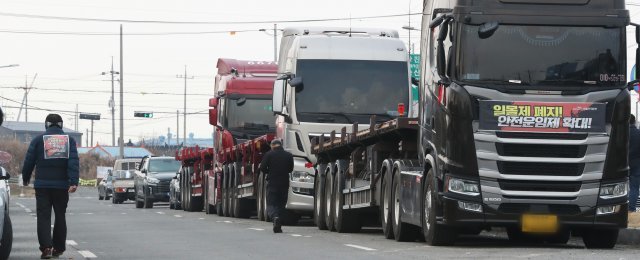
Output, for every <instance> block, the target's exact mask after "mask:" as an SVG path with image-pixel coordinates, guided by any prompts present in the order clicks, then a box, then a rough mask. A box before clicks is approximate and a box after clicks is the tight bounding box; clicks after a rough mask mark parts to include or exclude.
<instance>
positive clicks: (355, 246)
mask: <svg viewBox="0 0 640 260" xmlns="http://www.w3.org/2000/svg"><path fill="white" fill-rule="evenodd" d="M344 245H345V246H348V247H353V248H357V249H362V250H365V251H376V249H373V248H370V247H365V246H359V245H352V244H344Z"/></svg>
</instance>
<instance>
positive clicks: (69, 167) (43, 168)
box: [22, 114, 79, 259]
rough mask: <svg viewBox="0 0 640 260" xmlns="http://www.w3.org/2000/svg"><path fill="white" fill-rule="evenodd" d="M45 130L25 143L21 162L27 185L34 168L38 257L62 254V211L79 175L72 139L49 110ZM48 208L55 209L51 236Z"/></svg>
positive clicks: (25, 184)
mask: <svg viewBox="0 0 640 260" xmlns="http://www.w3.org/2000/svg"><path fill="white" fill-rule="evenodd" d="M45 128H46V131H45V133H44V134H42V135H39V136H37V137H35V138H34V139H33V140H32V141H31V144H30V145H29V150H27V155H26V156H25V158H24V164H23V166H22V180H23V184H24V186H27V185H29V180H31V174H32V172H33V169H34V168H35V170H36V175H35V180H34V182H33V187H34V188H35V191H36V211H37V217H38V242H39V243H40V251H41V252H42V255H41V256H40V258H41V259H49V258H52V257H58V256H60V255H62V253H63V252H64V250H65V248H66V247H65V245H66V244H65V242H66V239H67V223H66V219H65V213H66V211H67V203H68V202H69V193H73V192H75V191H76V189H77V187H78V179H79V159H78V150H77V149H76V142H75V141H74V140H73V139H72V138H69V135H67V134H65V133H64V131H63V130H62V117H60V115H58V114H49V115H47V118H46V119H45ZM51 208H53V211H54V212H55V223H54V226H53V238H52V236H51Z"/></svg>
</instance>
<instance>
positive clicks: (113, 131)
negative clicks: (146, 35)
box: [102, 56, 120, 146]
mask: <svg viewBox="0 0 640 260" xmlns="http://www.w3.org/2000/svg"><path fill="white" fill-rule="evenodd" d="M107 74H111V100H109V107H111V146H116V100H115V90H114V89H115V87H114V81H115V79H114V78H115V75H118V74H120V73H119V72H117V71H114V70H113V56H111V71H109V72H102V75H107Z"/></svg>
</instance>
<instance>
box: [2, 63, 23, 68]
mask: <svg viewBox="0 0 640 260" xmlns="http://www.w3.org/2000/svg"><path fill="white" fill-rule="evenodd" d="M18 66H20V64H9V65H5V66H0V68H11V67H18Z"/></svg>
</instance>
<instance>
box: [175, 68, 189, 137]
mask: <svg viewBox="0 0 640 260" xmlns="http://www.w3.org/2000/svg"><path fill="white" fill-rule="evenodd" d="M176 77H177V78H180V79H182V78H183V79H184V107H183V111H182V113H183V114H182V120H183V122H182V131H183V133H182V142H183V143H184V144H186V143H187V79H193V76H191V77H189V76H188V75H187V65H184V75H177V76H176Z"/></svg>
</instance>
